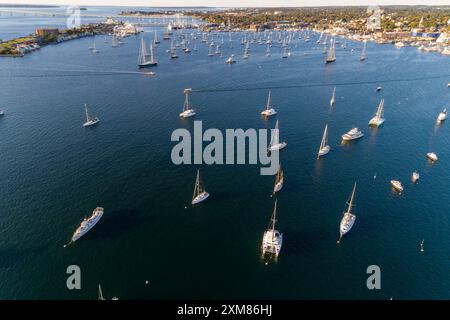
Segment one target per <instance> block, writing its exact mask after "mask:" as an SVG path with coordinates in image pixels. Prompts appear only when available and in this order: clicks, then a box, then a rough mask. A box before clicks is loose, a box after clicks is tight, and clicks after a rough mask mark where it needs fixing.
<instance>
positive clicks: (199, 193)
mask: <svg viewBox="0 0 450 320" xmlns="http://www.w3.org/2000/svg"><path fill="white" fill-rule="evenodd" d="M208 197H209V193H208V192H206V190H205V189H204V188H203V185H202V183H201V180H200V170H197V179H196V180H195V187H194V194H193V195H192V202H191V203H192V205H194V204H197V203H200V202H202V201H205V200H206V199H207V198H208Z"/></svg>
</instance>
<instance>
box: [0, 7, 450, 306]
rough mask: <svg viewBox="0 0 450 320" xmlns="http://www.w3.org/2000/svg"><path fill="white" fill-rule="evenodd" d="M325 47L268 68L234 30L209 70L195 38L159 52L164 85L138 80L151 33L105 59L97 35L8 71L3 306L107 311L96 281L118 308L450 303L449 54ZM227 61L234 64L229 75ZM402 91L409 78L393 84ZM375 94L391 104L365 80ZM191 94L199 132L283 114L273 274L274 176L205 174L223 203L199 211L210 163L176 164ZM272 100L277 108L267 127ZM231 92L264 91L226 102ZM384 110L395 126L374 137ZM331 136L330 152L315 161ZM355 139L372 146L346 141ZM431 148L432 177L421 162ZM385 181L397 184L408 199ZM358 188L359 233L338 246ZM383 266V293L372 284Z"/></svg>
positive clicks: (0, 275)
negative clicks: (71, 278)
mask: <svg viewBox="0 0 450 320" xmlns="http://www.w3.org/2000/svg"><path fill="white" fill-rule="evenodd" d="M10 19H13V18H11V17H8V16H4V15H3V16H0V24H1V25H2V26H9V29H8V30H7V31H4V32H5V33H6V32H8V33H14V32H16V31H14V29H16V28H24V29H26V28H28V29H30V30H33V29H34V27H35V21H34V20H33V19H32V18H30V19H31V20H30V21H28V20H27V19H22V22H21V23H20V24H19V25H20V26H13V25H10V24H9V22H10V21H11V20H10ZM153 30H158V32H159V33H160V34H159V35H160V38H161V39H162V29H151V28H148V29H146V31H149V32H150V31H151V32H153ZM145 35H146V37H148V38H150V37H151V36H152V34H151V33H146V34H145ZM317 37H318V35H314V37H313V39H312V41H311V42H310V43H305V42H304V41H303V40H298V39H294V40H293V43H292V44H291V48H292V55H291V57H290V58H289V59H282V58H281V49H280V48H279V46H278V45H274V47H273V48H272V56H271V57H270V58H267V57H265V55H264V52H265V49H266V47H265V46H260V45H257V44H253V45H251V53H250V58H249V59H248V61H244V60H242V46H241V45H240V44H239V39H240V35H239V34H237V33H236V34H234V35H233V38H234V49H230V48H229V47H228V43H227V41H225V46H224V48H222V51H223V52H224V56H223V57H222V58H219V57H213V58H211V57H208V56H207V52H208V48H207V46H206V45H204V44H201V42H200V40H199V39H198V40H197V47H198V51H197V52H194V51H192V53H191V54H185V53H183V52H181V50H179V52H178V55H179V59H176V60H170V59H169V57H168V55H167V54H166V52H165V50H166V49H168V47H169V45H170V43H169V41H162V40H161V44H160V45H159V46H158V47H157V49H156V56H157V59H158V60H159V65H158V66H157V67H156V68H154V69H152V71H155V72H156V76H155V77H149V76H143V75H141V74H137V73H134V72H137V71H138V69H137V66H136V63H137V55H138V47H139V41H140V37H130V38H126V39H125V44H124V45H123V46H120V47H118V48H112V47H111V39H110V38H108V43H105V42H104V38H103V37H97V41H96V43H97V48H98V49H99V50H100V53H99V54H93V53H91V52H90V51H89V50H88V47H89V46H90V45H91V43H92V39H89V38H85V39H80V40H75V41H70V42H66V43H63V44H60V45H56V46H48V47H45V48H43V49H41V50H40V51H38V52H35V53H33V54H30V55H27V56H25V57H24V58H20V59H9V58H3V59H0V70H1V73H0V88H1V91H0V107H1V108H4V109H6V115H5V116H4V117H3V118H1V119H0V135H1V137H2V142H1V143H0V159H1V161H0V163H1V164H0V192H1V195H2V197H1V198H2V201H0V230H1V233H0V234H1V236H0V298H2V299H17V298H25V299H96V298H97V285H98V284H99V283H101V284H102V288H103V292H104V294H105V296H106V297H108V298H110V297H112V296H118V297H119V298H120V299H132V298H139V299H165V298H192V299H197V298H206V299H215V298H238V299H239V298H251V299H252V298H271V299H283V298H284V299H325V298H332V299H335V298H337V299H358V298H368V299H389V298H390V297H393V298H394V299H418V298H425V299H448V298H450V296H449V292H450V291H449V289H450V277H449V276H448V274H449V270H450V260H449V259H448V257H449V254H448V252H449V250H450V233H449V232H448V230H449V228H450V225H449V222H450V220H449V217H448V215H449V212H450V202H449V200H450V198H449V195H448V192H447V191H448V181H449V178H450V177H449V172H450V171H449V170H450V151H449V149H448V145H449V133H450V128H449V126H448V125H449V124H448V123H444V124H443V125H441V126H439V127H437V126H436V125H435V119H436V117H437V115H438V113H439V112H440V111H441V110H442V109H443V108H444V107H447V108H448V107H450V105H449V98H450V89H448V88H447V83H448V82H449V81H450V72H448V70H450V59H449V58H446V57H443V56H441V55H438V54H434V53H421V52H419V51H417V50H416V49H415V48H403V49H396V48H394V47H393V46H391V45H377V44H374V43H369V44H368V60H366V61H364V62H360V61H359V59H358V58H359V53H360V50H361V47H362V45H361V43H356V42H349V43H348V47H347V49H346V50H344V49H342V48H340V46H336V56H337V61H336V63H334V64H332V65H325V63H324V56H323V54H322V53H321V48H320V47H318V46H317V45H316V44H315V40H316V39H317ZM225 39H226V38H225ZM352 48H353V49H355V52H353V53H352V52H351V49H352ZM231 52H234V53H235V54H236V59H237V60H238V62H237V63H236V64H234V65H232V66H229V65H227V64H226V63H225V60H226V58H227V57H228V55H229V54H230V53H231ZM444 74H448V75H449V76H448V77H447V78H445V77H440V78H438V77H436V78H432V77H434V76H439V75H444ZM427 77H429V79H424V78H427ZM393 79H403V80H405V81H388V82H383V81H386V80H393ZM407 79H409V80H407ZM419 79H422V80H419ZM373 81H379V82H378V83H379V84H380V85H382V86H383V90H382V91H381V92H376V90H375V89H376V87H377V86H378V83H365V82H373ZM349 83H359V84H349ZM308 84H321V85H320V86H308ZM327 84H330V85H327ZM333 84H338V85H337V91H336V103H335V106H334V108H333V109H332V110H331V109H330V107H329V99H330V96H331V93H332V90H333V86H334V85H333ZM339 84H340V85H339ZM189 87H191V88H194V89H197V90H200V91H199V92H194V93H193V96H192V101H193V104H194V106H196V109H197V117H196V119H197V120H202V121H203V126H204V128H218V129H221V130H224V129H226V128H243V129H247V128H272V127H273V126H274V124H275V121H276V119H279V121H280V126H281V136H282V138H283V139H284V140H286V142H287V143H288V146H287V148H286V149H285V150H283V152H282V153H281V161H282V165H283V167H284V169H285V186H284V189H283V190H282V191H281V193H280V194H279V197H278V204H279V210H278V218H279V224H278V227H279V229H280V230H281V231H282V232H283V234H284V245H283V248H282V251H281V254H280V258H279V261H278V263H273V264H269V265H264V263H263V262H262V261H261V259H260V255H259V246H260V241H261V238H262V234H263V231H264V229H265V228H266V226H267V224H268V221H269V218H270V215H271V211H272V208H273V202H274V199H273V198H271V197H270V193H271V190H272V188H273V182H274V177H272V176H260V175H259V168H260V167H259V166H257V165H239V166H238V165H235V166H231V165H230V166H201V170H202V175H203V180H204V183H205V185H206V189H207V190H208V191H209V192H210V193H211V198H210V199H208V200H207V201H205V202H204V203H202V204H201V205H199V206H197V207H195V208H191V207H190V206H188V204H189V202H190V200H191V195H192V189H193V187H194V180H195V173H196V169H197V167H198V166H194V165H182V166H176V165H174V164H172V162H171V159H170V153H171V149H172V147H173V146H174V143H172V142H171V141H170V136H171V133H172V131H173V130H175V129H176V128H180V127H181V128H189V129H191V128H192V126H193V122H192V121H191V120H186V121H182V120H180V119H179V117H178V114H179V112H180V110H181V108H182V104H183V89H184V88H189ZM269 87H272V88H274V89H273V90H272V98H273V103H274V105H275V108H276V109H277V110H278V112H279V113H278V115H277V117H276V118H273V119H270V120H269V121H265V120H263V119H261V117H260V115H259V113H260V111H261V110H262V109H263V107H264V105H265V100H266V98H267V91H268V90H266V89H265V88H269ZM288 87H290V88H288ZM233 88H235V89H246V88H247V89H248V88H253V90H230V91H221V90H220V89H233ZM257 88H264V89H257ZM211 89H216V90H211ZM202 90H204V91H202ZM381 98H384V99H385V116H386V123H385V124H384V125H383V127H381V128H379V129H378V130H373V129H369V128H368V126H367V123H368V121H369V119H370V118H371V117H372V116H373V114H374V112H375V109H376V107H377V105H378V103H379V101H380V99H381ZM84 103H88V104H89V105H90V106H91V111H92V113H93V114H95V115H97V116H98V117H99V118H100V119H101V123H100V124H99V125H98V126H97V127H93V128H83V127H82V123H83V120H84V110H83V105H84ZM326 123H328V126H329V141H330V145H331V148H332V150H331V152H330V153H329V154H328V155H327V156H326V157H324V158H323V159H321V160H320V161H316V153H317V149H318V147H319V144H320V140H321V136H322V133H323V129H324V126H325V124H326ZM353 126H358V127H360V128H361V129H362V130H363V132H364V133H365V136H364V138H362V139H361V140H359V141H355V142H354V143H350V144H347V145H341V138H340V137H341V135H342V134H343V133H344V132H346V131H348V130H350V129H351V128H352V127H353ZM430 151H434V152H436V153H437V154H438V156H439V161H438V162H437V163H436V164H435V165H430V164H429V163H428V162H427V160H426V158H425V154H426V153H427V152H430ZM414 170H418V171H419V172H420V173H421V180H420V182H419V183H418V184H417V185H412V183H411V182H410V176H411V173H412V172H413V171H414ZM375 174H376V176H377V178H376V179H374V175H375ZM391 179H398V180H401V181H402V182H403V184H404V187H405V191H404V192H403V194H402V195H397V194H395V193H393V192H392V190H391V188H390V186H389V180H391ZM355 181H356V182H357V183H358V186H357V191H356V205H357V206H356V211H355V212H356V215H357V219H356V223H355V225H354V227H353V229H352V231H351V232H350V233H349V234H348V235H347V236H346V237H345V238H344V240H343V241H342V243H341V244H340V245H337V244H336V240H337V239H338V237H339V232H338V231H339V222H340V219H341V216H342V210H343V209H344V206H345V202H346V200H347V198H348V196H349V194H350V192H351V189H352V186H353V183H354V182H355ZM97 206H102V207H104V208H105V215H104V216H103V218H102V220H101V221H100V222H99V223H98V225H97V226H96V227H95V228H94V229H93V230H91V231H90V232H89V233H88V234H87V235H86V236H84V237H83V238H82V239H81V240H79V241H78V242H77V243H75V244H74V245H71V246H69V247H67V248H63V245H64V244H65V243H67V242H68V241H69V239H70V237H71V235H72V233H73V231H74V230H75V229H76V227H77V226H78V225H79V223H80V221H81V219H82V218H83V217H84V216H85V215H87V214H90V213H91V212H92V210H93V209H94V208H95V207H97ZM186 206H188V208H187V209H186V208H185V207H186ZM422 239H425V246H424V248H425V252H423V253H420V252H419V244H420V242H421V241H422ZM71 264H76V265H79V266H80V268H81V271H82V290H73V291H69V290H67V288H66V278H67V275H66V268H67V266H68V265H71ZM373 264H375V265H378V266H380V268H381V272H382V278H381V286H382V289H381V290H372V291H371V290H368V289H367V287H366V279H367V276H368V275H367V274H366V268H367V267H368V266H369V265H373ZM146 281H148V284H146V283H145V282H146Z"/></svg>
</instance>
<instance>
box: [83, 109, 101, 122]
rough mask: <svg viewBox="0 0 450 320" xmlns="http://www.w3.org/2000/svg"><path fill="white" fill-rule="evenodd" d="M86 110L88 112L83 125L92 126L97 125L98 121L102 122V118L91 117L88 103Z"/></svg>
mask: <svg viewBox="0 0 450 320" xmlns="http://www.w3.org/2000/svg"><path fill="white" fill-rule="evenodd" d="M84 111H85V113H86V122H85V123H83V127H90V126H93V125H96V124H97V123H99V122H100V120H99V119H98V118H97V117H91V116H90V115H89V110H88V106H87V104H85V105H84Z"/></svg>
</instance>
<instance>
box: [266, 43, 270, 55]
mask: <svg viewBox="0 0 450 320" xmlns="http://www.w3.org/2000/svg"><path fill="white" fill-rule="evenodd" d="M266 57H270V44H268V45H267V48H266Z"/></svg>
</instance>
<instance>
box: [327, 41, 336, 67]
mask: <svg viewBox="0 0 450 320" xmlns="http://www.w3.org/2000/svg"><path fill="white" fill-rule="evenodd" d="M330 42H331V43H330V51H329V52H328V56H327V60H326V63H332V62H334V61H336V55H335V53H334V40H333V39H331V41H330Z"/></svg>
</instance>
